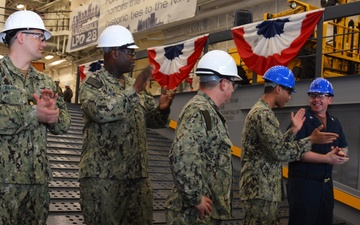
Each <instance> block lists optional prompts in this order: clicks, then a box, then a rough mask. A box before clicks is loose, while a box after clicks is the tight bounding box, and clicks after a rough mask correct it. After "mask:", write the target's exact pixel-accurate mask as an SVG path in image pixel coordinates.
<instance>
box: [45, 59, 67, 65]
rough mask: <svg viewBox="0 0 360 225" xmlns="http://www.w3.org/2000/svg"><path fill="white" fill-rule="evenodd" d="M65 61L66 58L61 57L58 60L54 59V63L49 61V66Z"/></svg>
mask: <svg viewBox="0 0 360 225" xmlns="http://www.w3.org/2000/svg"><path fill="white" fill-rule="evenodd" d="M65 61H66V59H59V60H57V61H54V62H52V63H49V66H56V65H59V64H61V63H63V62H65Z"/></svg>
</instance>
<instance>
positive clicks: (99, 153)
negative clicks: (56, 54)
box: [79, 69, 170, 224]
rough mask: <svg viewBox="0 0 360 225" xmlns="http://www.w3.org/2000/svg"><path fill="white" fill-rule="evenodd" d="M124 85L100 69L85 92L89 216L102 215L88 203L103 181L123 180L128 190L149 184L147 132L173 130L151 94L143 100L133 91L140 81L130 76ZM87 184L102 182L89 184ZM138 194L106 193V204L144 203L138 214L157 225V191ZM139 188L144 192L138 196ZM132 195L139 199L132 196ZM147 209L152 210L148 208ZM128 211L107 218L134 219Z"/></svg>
mask: <svg viewBox="0 0 360 225" xmlns="http://www.w3.org/2000/svg"><path fill="white" fill-rule="evenodd" d="M124 79H125V85H123V84H122V83H121V82H120V81H119V79H117V78H115V77H113V76H112V75H111V74H109V72H107V71H106V70H105V69H100V70H98V71H96V72H95V73H93V74H92V75H91V76H89V77H88V78H87V79H86V80H85V81H84V83H83V85H82V87H81V90H80V102H81V107H82V110H83V113H84V123H85V126H84V139H83V146H82V154H81V159H80V163H79V169H80V172H79V178H80V183H81V186H82V187H81V190H80V191H81V192H82V193H81V196H82V199H81V202H82V203H83V204H82V205H81V207H82V208H87V210H88V212H90V211H92V210H94V211H93V212H96V211H98V210H96V209H95V208H94V209H89V207H91V206H89V205H88V204H87V202H88V201H90V200H91V199H88V198H86V196H89V195H86V193H87V192H91V190H92V188H93V187H94V186H96V185H102V184H101V183H100V180H101V179H107V180H108V181H109V180H110V179H111V180H118V182H122V183H124V184H126V183H127V182H132V180H133V181H135V180H139V179H142V180H144V181H147V180H148V179H149V175H148V147H147V141H146V139H147V137H146V128H147V127H148V128H164V127H166V125H167V124H168V117H169V114H170V110H166V111H165V112H162V111H160V110H159V108H158V107H156V105H155V100H154V98H153V96H152V95H151V94H150V93H148V92H146V91H142V92H140V93H139V94H137V93H136V91H135V89H134V88H133V84H134V82H135V80H134V79H133V78H129V77H126V76H125V77H124ZM84 178H97V179H92V182H83V181H82V179H84ZM98 181H99V182H98ZM127 188H131V187H127ZM132 188H133V191H132V192H129V191H127V192H122V191H121V190H120V191H119V192H116V191H115V192H110V190H109V192H107V191H106V192H102V198H105V199H103V200H105V201H109V202H110V201H113V200H114V199H118V198H122V197H124V196H126V198H130V200H129V201H133V202H134V203H139V201H142V202H141V203H142V204H138V205H137V208H136V209H137V210H138V211H139V212H147V213H148V215H149V216H151V217H149V218H148V219H149V220H151V223H152V197H153V196H152V187H151V185H142V186H137V187H132ZM135 188H138V190H134V189H135ZM114 193H115V194H114ZM131 193H134V194H132V195H130V194H131ZM137 193H148V194H149V196H148V197H146V198H143V199H139V195H137ZM120 200H121V199H120ZM99 204H100V203H99ZM149 205H151V207H150V208H149V207H148V206H149ZM143 206H144V207H146V208H142V207H143ZM113 207H114V208H113ZM127 207H128V206H127V205H108V207H107V210H109V212H107V213H111V212H114V211H116V212H117V213H119V212H122V213H124V212H126V215H127V216H131V214H132V213H133V211H132V210H130V209H129V210H128V208H127ZM102 212H104V211H102ZM139 212H138V213H139ZM86 215H88V216H89V217H94V218H89V220H96V218H95V217H98V216H99V215H94V214H91V213H87V214H86ZM86 215H85V216H86ZM134 215H135V214H134ZM137 215H138V214H137ZM123 218H128V217H126V216H124V217H123ZM143 219H144V218H143V217H141V218H140V217H139V218H138V220H133V224H140V223H141V221H143ZM125 220H126V219H125ZM123 222H124V221H121V222H119V224H122V223H123ZM124 224H126V223H125V222H124Z"/></svg>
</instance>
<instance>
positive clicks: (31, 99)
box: [0, 11, 70, 225]
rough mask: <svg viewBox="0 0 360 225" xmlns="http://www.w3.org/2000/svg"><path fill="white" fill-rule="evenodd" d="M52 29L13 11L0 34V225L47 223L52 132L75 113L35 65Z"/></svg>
mask: <svg viewBox="0 0 360 225" xmlns="http://www.w3.org/2000/svg"><path fill="white" fill-rule="evenodd" d="M50 37H51V33H50V32H49V31H47V30H46V29H45V26H44V23H43V21H42V19H41V17H40V16H39V15H38V14H36V13H34V12H32V11H18V12H15V13H13V14H11V15H10V16H9V17H8V19H7V20H6V22H5V25H4V30H3V31H2V32H1V33H0V39H1V41H2V42H4V43H5V44H7V45H8V46H9V53H8V54H7V55H5V56H4V58H3V59H1V60H0V74H1V76H0V89H1V90H0V101H1V102H0V224H1V225H20V224H21V225H28V224H32V225H39V224H40V225H44V224H46V220H47V216H48V211H49V203H50V196H49V189H48V182H49V180H50V179H51V178H52V172H51V168H50V163H49V160H48V158H47V155H46V143H47V138H46V136H47V132H48V131H49V132H50V133H52V134H62V133H65V132H67V130H68V128H69V127H70V116H69V113H68V111H67V108H66V105H65V102H64V101H63V99H62V97H58V95H57V94H56V85H55V82H54V81H53V80H52V79H51V78H50V77H49V76H47V75H45V74H43V73H41V72H39V71H37V70H36V69H35V68H34V67H33V66H32V64H31V62H32V61H34V60H39V59H41V58H42V51H43V49H44V47H45V46H46V44H45V40H47V39H49V38H50Z"/></svg>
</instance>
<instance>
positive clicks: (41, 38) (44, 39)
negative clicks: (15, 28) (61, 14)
mask: <svg viewBox="0 0 360 225" xmlns="http://www.w3.org/2000/svg"><path fill="white" fill-rule="evenodd" d="M21 33H23V34H31V35H33V37H34V38H36V39H39V40H40V41H41V42H44V41H46V38H45V34H43V33H35V32H29V31H21Z"/></svg>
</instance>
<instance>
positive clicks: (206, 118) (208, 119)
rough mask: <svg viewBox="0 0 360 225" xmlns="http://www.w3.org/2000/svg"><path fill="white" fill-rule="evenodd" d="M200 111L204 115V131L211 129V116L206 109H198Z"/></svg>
mask: <svg viewBox="0 0 360 225" xmlns="http://www.w3.org/2000/svg"><path fill="white" fill-rule="evenodd" d="M200 112H201V113H202V115H203V116H204V119H205V123H206V131H209V130H211V129H212V125H211V117H210V113H209V111H207V110H201V111H200Z"/></svg>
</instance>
